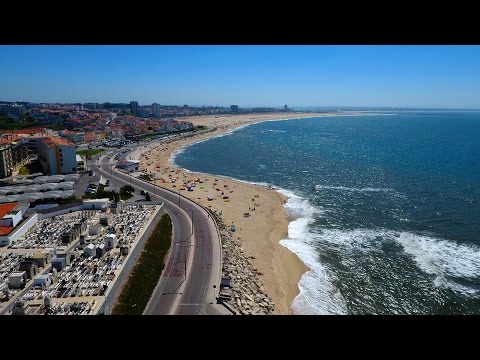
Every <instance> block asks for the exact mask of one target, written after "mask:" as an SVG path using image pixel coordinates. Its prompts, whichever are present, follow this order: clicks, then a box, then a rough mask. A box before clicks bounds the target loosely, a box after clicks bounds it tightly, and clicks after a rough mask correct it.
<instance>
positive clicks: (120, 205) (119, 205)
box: [110, 201, 125, 214]
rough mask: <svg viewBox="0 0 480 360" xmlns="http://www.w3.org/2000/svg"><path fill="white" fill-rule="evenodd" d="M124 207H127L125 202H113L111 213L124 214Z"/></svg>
mask: <svg viewBox="0 0 480 360" xmlns="http://www.w3.org/2000/svg"><path fill="white" fill-rule="evenodd" d="M124 207H125V203H124V202H123V201H120V202H115V201H112V203H110V212H111V213H112V214H121V213H122V212H123V209H124Z"/></svg>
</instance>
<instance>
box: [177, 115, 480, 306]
mask: <svg viewBox="0 0 480 360" xmlns="http://www.w3.org/2000/svg"><path fill="white" fill-rule="evenodd" d="M175 163H176V164H177V165H178V166H181V167H184V168H186V169H189V170H192V171H197V172H203V173H210V174H219V175H225V176H229V177H233V178H236V179H240V180H245V181H249V182H255V183H266V184H271V185H272V186H274V187H276V188H277V189H278V190H279V191H280V192H282V193H284V194H286V195H287V196H289V197H290V199H289V201H288V202H287V204H286V209H287V212H288V213H289V214H290V215H291V216H292V217H293V218H294V219H295V220H294V221H292V222H291V223H290V225H289V238H288V239H285V240H282V241H281V244H282V245H284V246H286V247H288V248H289V249H290V250H292V251H293V252H295V253H296V254H298V256H299V257H300V259H302V261H303V262H305V264H306V265H307V266H308V267H309V268H310V269H311V271H310V272H308V273H306V274H305V275H304V276H303V277H302V280H301V281H300V284H299V286H300V289H301V293H300V295H299V296H298V297H297V298H296V299H295V301H294V303H293V305H292V306H293V309H294V312H295V313H297V314H480V113H478V112H419V111H417V112H403V113H395V114H385V115H362V116H334V117H321V118H306V119H295V120H285V121H269V122H263V123H259V124H255V125H251V126H247V127H244V128H241V129H238V130H236V131H234V132H232V133H230V134H227V135H225V136H221V137H216V138H213V139H210V140H207V141H204V142H200V143H197V144H194V145H192V146H190V147H188V148H186V149H185V150H183V151H182V152H181V153H179V154H177V156H176V157H175Z"/></svg>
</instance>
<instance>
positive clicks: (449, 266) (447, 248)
mask: <svg viewBox="0 0 480 360" xmlns="http://www.w3.org/2000/svg"><path fill="white" fill-rule="evenodd" d="M314 236H315V237H316V238H317V239H318V240H320V241H323V242H327V243H331V244H332V245H334V246H335V247H336V248H339V247H340V248H343V249H344V250H347V251H351V252H358V251H364V252H383V249H382V244H383V243H384V242H385V241H392V242H396V243H398V244H400V245H401V246H402V248H403V250H404V251H405V253H406V254H408V255H409V256H411V257H412V258H413V260H414V261H415V264H416V265H417V266H418V268H419V269H420V270H422V271H423V272H425V273H427V274H431V275H434V276H435V279H434V280H433V284H434V285H435V286H436V287H439V288H442V287H443V288H448V289H450V290H453V291H455V292H458V293H461V294H463V295H466V296H474V297H478V296H479V295H480V294H479V292H478V290H476V289H474V288H471V287H468V286H465V285H462V284H460V283H458V282H456V281H455V278H458V279H466V280H472V281H475V280H477V281H478V280H479V279H480V247H479V246H475V245H467V244H458V243H457V242H455V241H451V240H446V239H439V238H435V237H431V236H426V235H419V234H415V233H411V232H407V231H393V230H386V229H354V230H337V229H328V230H322V232H321V233H320V234H315V235H314Z"/></svg>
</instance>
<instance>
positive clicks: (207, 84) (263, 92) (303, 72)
mask: <svg viewBox="0 0 480 360" xmlns="http://www.w3.org/2000/svg"><path fill="white" fill-rule="evenodd" d="M479 69H480V46H419V45H416V46H363V45H359V46H323V45H322V46H319V45H314V46H313V45H306V46H299V45H293V46H269V45H268V46H267V45H265V46H264V45H256V46H239V45H235V46H223V45H213V46H210V45H209V46H203V45H195V46H163V45H162V46H159V45H152V46H143V45H142V46H137V45H135V46H110V45H105V46H104V45H100V46H99V45H96V46H78V45H75V46H38V45H35V46H23V45H22V46H20V45H18V46H17V45H15V46H3V45H2V46H0V78H2V85H3V86H0V99H1V100H4V101H29V102H49V103H55V102H59V103H72V102H82V103H84V102H99V103H102V102H112V103H116V102H123V103H128V102H129V101H131V100H137V101H138V102H139V104H140V105H148V104H151V103H154V102H157V103H160V104H165V105H183V104H188V105H206V106H230V105H231V104H237V105H239V106H241V107H255V106H269V107H279V106H283V104H287V105H288V106H289V107H318V108H320V107H333V108H335V107H340V108H341V107H369V108H374V107H402V108H452V109H453V108H462V109H478V108H480V99H479V98H478V96H477V94H478V93H479V92H480V70H479Z"/></svg>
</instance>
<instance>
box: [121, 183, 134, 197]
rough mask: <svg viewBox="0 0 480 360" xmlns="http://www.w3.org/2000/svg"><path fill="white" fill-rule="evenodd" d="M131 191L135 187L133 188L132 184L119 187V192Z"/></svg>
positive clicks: (127, 192)
mask: <svg viewBox="0 0 480 360" xmlns="http://www.w3.org/2000/svg"><path fill="white" fill-rule="evenodd" d="M133 192H135V189H134V188H133V186H132V185H123V186H122V187H121V188H120V193H121V194H122V193H123V194H129V195H131V194H132V193H133Z"/></svg>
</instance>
